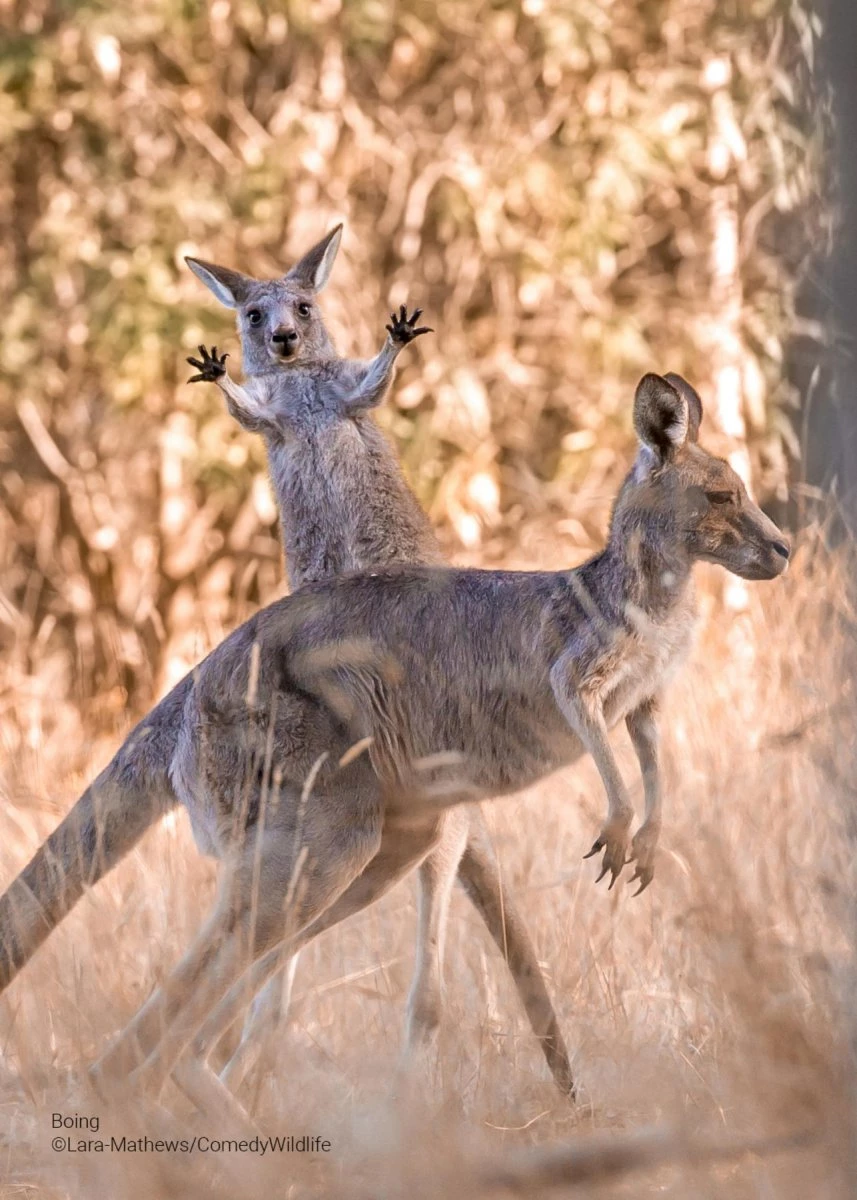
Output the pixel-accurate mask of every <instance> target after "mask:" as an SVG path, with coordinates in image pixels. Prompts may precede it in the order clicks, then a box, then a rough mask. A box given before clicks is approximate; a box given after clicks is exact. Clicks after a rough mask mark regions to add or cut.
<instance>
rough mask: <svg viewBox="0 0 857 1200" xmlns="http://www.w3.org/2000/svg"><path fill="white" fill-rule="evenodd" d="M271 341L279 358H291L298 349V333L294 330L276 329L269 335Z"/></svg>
mask: <svg viewBox="0 0 857 1200" xmlns="http://www.w3.org/2000/svg"><path fill="white" fill-rule="evenodd" d="M271 341H272V342H273V343H274V347H275V351H276V353H277V354H279V355H280V357H281V358H291V356H292V355H293V354H294V352H295V351H296V350H297V348H298V332H297V330H296V329H278V330H277V331H276V333H274V334H272V335H271Z"/></svg>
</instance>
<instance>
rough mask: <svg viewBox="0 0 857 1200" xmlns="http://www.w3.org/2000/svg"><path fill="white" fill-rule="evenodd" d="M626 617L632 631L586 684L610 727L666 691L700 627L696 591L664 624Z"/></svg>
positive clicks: (617, 640) (614, 641) (621, 636)
mask: <svg viewBox="0 0 857 1200" xmlns="http://www.w3.org/2000/svg"><path fill="white" fill-rule="evenodd" d="M628 616H629V624H630V626H631V628H630V629H628V630H622V631H620V632H619V633H617V634H616V636H615V638H614V639H612V641H611V643H610V645H609V646H608V647H607V648H606V649H605V652H604V654H603V655H601V656H599V659H598V661H597V662H596V663H595V665H594V669H593V671H592V672H591V673H590V674H589V675H588V677H587V680H586V689H587V691H591V692H592V693H593V694H594V695H596V696H597V697H598V699H599V700H600V702H601V705H602V711H603V713H604V717H605V720H606V722H607V725H608V726H613V725H616V724H618V722H619V721H621V720H623V719H624V718H625V717H626V716H627V715H628V713H630V712H632V711H633V710H634V709H635V708H638V707H639V705H640V704H642V703H644V702H645V701H646V700H649V699H651V698H652V697H654V696H656V695H658V693H660V692H661V691H663V689H664V688H665V687H666V686H667V684H668V683H669V682H670V680H671V679H672V677H673V675H674V674H675V673H676V671H677V670H678V668H679V667H680V666H681V665H682V663H683V662H684V660H685V658H686V657H687V655H688V653H689V651H690V647H691V644H692V641H693V634H694V629H695V627H696V606H695V603H694V596H693V592H692V589H690V588H689V589H688V591H687V593H686V594H685V595H684V596H683V597H682V599H681V601H680V602H679V603H678V604H677V605H676V607H675V608H674V609H672V610H671V611H670V612H669V613H668V614H667V615H666V616H665V617H663V618H662V619H660V620H652V619H650V618H648V617H647V616H646V615H645V614H644V613H642V612H634V611H633V610H632V611H630V612H629V613H628Z"/></svg>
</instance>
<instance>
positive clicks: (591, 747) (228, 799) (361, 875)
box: [2, 374, 790, 1093]
mask: <svg viewBox="0 0 857 1200" xmlns="http://www.w3.org/2000/svg"><path fill="white" fill-rule="evenodd" d="M701 418H702V404H701V401H700V399H699V396H698V395H697V394H696V392H695V391H694V390H693V389H692V388H691V387H690V385H689V384H687V383H686V382H685V381H684V380H682V379H680V378H679V377H678V376H674V375H671V376H669V377H668V378H667V377H661V376H658V375H651V374H650V375H646V376H644V377H643V379H642V380H641V381H640V383H639V385H638V387H637V390H636V393H635V397H634V426H635V429H636V432H637V435H638V438H639V440H640V449H639V452H638V454H637V457H636V459H635V462H634V464H633V466H632V468H631V470H630V471H629V473H628V475H627V477H626V478H625V481H624V483H623V484H622V487H621V489H620V491H619V494H618V496H617V498H616V500H615V503H614V506H613V511H612V514H611V519H610V526H609V534H608V538H607V543H606V545H605V547H604V549H603V550H602V551H601V552H600V553H598V554H596V555H595V556H594V557H593V558H591V559H589V560H588V561H587V562H585V563H583V564H582V565H581V566H579V567H577V568H575V569H572V570H559V571H531V572H512V571H479V570H473V569H461V570H455V569H451V568H443V567H434V566H428V567H426V566H410V565H397V566H394V567H388V568H386V569H385V570H383V571H377V572H373V573H372V574H369V575H366V574H356V575H349V576H341V577H338V578H336V579H333V580H330V581H327V582H322V583H316V584H307V585H306V586H305V587H303V588H302V589H301V590H300V591H298V592H296V593H295V594H294V595H292V596H290V597H288V598H286V599H283V600H280V601H278V602H276V603H274V604H272V605H269V606H268V607H267V608H265V609H262V610H261V611H260V612H259V613H257V614H256V615H255V616H254V617H252V618H251V619H250V620H249V621H247V622H245V624H243V625H242V626H240V627H239V628H238V629H237V630H235V631H234V632H233V633H232V634H231V635H230V636H229V637H227V638H226V639H225V641H223V642H222V643H221V644H220V645H219V646H218V647H217V648H216V649H215V650H214V651H213V652H212V653H211V654H210V655H209V656H208V657H207V658H206V659H205V660H204V661H203V662H202V664H201V665H200V666H199V667H198V668H197V670H196V671H195V672H194V673H193V677H192V680H191V683H190V685H189V690H188V691H187V693H186V694H185V696H184V703H183V708H182V711H181V715H180V718H179V722H180V728H179V730H178V747H177V751H176V754H175V756H174V758H173V760H172V762H171V764H170V773H171V777H172V779H173V781H174V785H175V788H176V791H177V793H178V794H179V796H180V798H181V800H182V802H183V803H184V804H185V805H186V806H187V808H188V810H189V812H190V814H191V818H192V821H193V822H194V825H195V826H196V827H197V828H200V829H204V830H205V832H206V835H207V837H208V838H209V839H210V840H211V841H212V842H213V843H214V844H215V845H217V846H219V847H220V849H221V853H222V855H223V856H224V858H225V859H226V869H225V871H224V872H223V885H222V888H221V891H220V894H219V897H218V900H217V902H216V903H215V906H214V909H213V911H212V914H211V916H210V917H209V919H208V921H207V922H206V924H205V926H204V928H203V929H202V931H201V932H200V934H199V935H198V936H197V938H196V939H195V941H194V943H193V944H192V946H191V947H190V949H189V950H188V952H187V954H186V955H185V956H184V958H183V959H182V961H181V962H180V963H179V965H178V966H177V968H176V969H175V971H174V972H173V974H172V975H171V976H170V978H169V980H168V981H167V982H166V983H165V985H164V986H163V987H162V988H160V989H158V990H157V991H156V992H155V993H154V994H153V996H152V997H150V999H149V1000H148V1001H147V1003H146V1004H145V1005H144V1006H143V1008H142V1009H141V1010H140V1012H139V1013H138V1014H137V1016H136V1017H135V1018H134V1019H133V1020H132V1021H131V1022H130V1024H129V1025H128V1027H127V1028H126V1029H125V1030H124V1031H123V1033H122V1034H121V1035H120V1037H119V1039H118V1040H117V1042H116V1043H114V1045H113V1046H112V1047H111V1048H110V1049H109V1050H108V1051H107V1053H106V1055H105V1056H104V1057H103V1058H102V1060H101V1061H100V1063H99V1064H97V1067H96V1078H100V1079H101V1080H102V1081H110V1080H113V1079H115V1078H116V1077H118V1076H124V1075H125V1074H126V1073H127V1072H128V1071H129V1069H134V1071H135V1080H136V1082H137V1083H138V1084H139V1085H141V1086H142V1087H144V1088H145V1089H146V1090H148V1091H150V1092H152V1093H157V1092H159V1091H160V1088H161V1087H162V1085H163V1084H164V1082H165V1081H166V1079H167V1078H168V1076H169V1075H170V1073H171V1071H172V1069H173V1067H174V1065H175V1063H176V1061H177V1058H178V1056H179V1055H180V1054H181V1053H182V1051H183V1050H184V1048H185V1047H186V1046H187V1044H188V1043H189V1041H190V1040H191V1039H192V1038H193V1036H194V1034H195V1033H196V1032H197V1030H198V1029H199V1028H200V1026H201V1025H203V1023H204V1022H205V1021H206V1018H207V1017H209V1015H210V1014H211V1013H212V1011H213V1010H214V1009H215V1006H216V1005H217V1004H218V1002H221V1004H220V1020H221V1022H222V1021H224V1020H231V1019H233V1018H234V1016H235V1015H236V1012H237V1011H240V1007H241V1005H242V1004H243V1002H244V988H243V986H242V983H241V977H242V975H243V974H244V972H245V970H246V969H247V968H248V966H249V965H251V964H254V963H255V964H256V965H255V967H254V969H253V971H252V982H253V984H254V986H258V985H260V984H261V983H264V982H265V979H266V978H267V977H269V976H270V974H271V973H272V972H273V971H275V970H276V969H277V968H278V967H279V965H280V964H281V962H282V956H281V952H280V948H281V947H287V948H288V951H289V952H290V953H294V952H296V951H297V950H298V949H300V948H301V946H303V945H305V944H306V943H307V942H308V941H309V940H310V939H311V938H313V937H315V936H316V935H317V934H318V933H320V932H322V931H323V930H324V929H327V928H330V927H331V926H332V925H333V924H335V923H336V922H338V921H340V920H342V919H343V918H344V917H346V916H348V915H350V914H351V913H353V912H356V911H358V910H359V909H360V908H362V907H364V906H365V905H366V904H367V903H370V902H371V901H373V900H375V899H376V898H377V897H378V896H379V895H381V894H382V893H383V892H385V891H386V890H387V889H388V888H389V887H391V886H392V884H393V883H394V882H395V881H396V880H397V879H399V878H401V877H402V875H403V874H405V873H407V872H408V871H409V870H410V869H411V868H412V867H413V866H414V865H416V864H418V863H419V862H420V861H422V859H423V858H424V857H425V856H426V854H427V852H428V849H430V848H431V846H432V845H433V844H434V841H435V839H436V830H437V824H436V816H437V814H438V813H442V812H444V811H445V810H446V809H447V808H449V807H451V806H454V805H458V804H462V803H468V802H472V801H477V800H481V799H487V798H488V797H490V796H501V795H504V794H510V793H513V792H516V791H519V790H520V789H521V788H523V787H527V786H529V785H531V784H533V783H535V782H536V781H538V780H539V779H542V778H544V777H545V776H546V775H548V774H550V773H552V772H554V771H556V770H557V769H559V768H560V767H562V766H565V765H567V764H569V763H572V762H574V761H576V760H577V759H579V758H580V757H581V756H582V755H583V754H584V753H587V752H588V753H590V754H591V755H592V757H593V759H594V760H595V763H596V765H597V768H598V771H599V774H600V776H601V780H602V782H603V784H604V787H605V791H606V794H607V815H606V819H605V821H604V824H603V826H602V828H601V831H600V833H599V834H598V837H597V838H596V841H595V844H594V846H593V851H594V852H596V853H598V852H603V856H604V857H603V864H602V871H603V870H606V871H609V873H610V875H611V882H615V880H616V878H617V877H618V876H619V874H620V872H621V871H622V870H623V868H624V866H625V865H626V864H627V863H628V862H629V861H633V862H634V863H635V864H636V869H635V875H634V877H635V878H640V879H641V880H642V881H643V882H645V881H647V880H648V878H649V877H650V875H651V873H652V871H653V868H654V854H655V850H656V846H657V841H658V834H659V831H660V826H661V819H662V815H661V804H662V802H661V789H660V785H659V778H658V765H657V722H656V712H657V705H658V699H659V697H660V695H661V694H662V692H663V689H664V687H665V686H666V685H667V683H668V681H669V679H670V677H671V676H672V675H673V674H674V672H675V671H676V669H677V668H678V666H679V665H680V663H681V661H682V659H683V658H684V656H685V654H686V651H687V648H688V645H689V642H690V639H691V632H692V627H693V623H694V598H693V584H692V573H693V566H694V564H695V563H696V562H698V561H700V560H704V561H708V562H713V563H717V564H719V565H721V566H723V567H725V568H726V569H727V570H729V571H731V572H733V573H734V574H736V575H738V576H740V577H741V578H744V579H748V580H763V579H774V578H776V577H777V576H779V575H781V574H782V573H783V571H785V569H786V567H787V564H788V560H789V557H790V549H789V545H788V542H787V541H786V540H785V539H784V537H783V535H782V533H781V532H780V530H779V529H778V528H777V526H776V525H775V524H774V523H773V522H772V521H771V520H770V519H769V518H768V517H766V516H765V515H764V513H762V511H761V510H760V509H759V508H758V507H757V506H756V505H755V504H754V503H753V501H752V500H751V499H750V497H749V496H748V494H747V492H746V489H745V487H744V485H743V483H742V482H741V480H740V479H739V477H738V476H737V475H736V473H735V472H734V471H733V470H732V468H731V467H730V466H729V465H728V463H726V462H725V461H723V460H722V459H719V458H716V457H715V456H714V455H712V454H710V453H708V452H706V451H705V450H704V449H703V448H702V447H701V446H700V445H699V442H698V433H699V426H700V422H701ZM620 721H624V722H625V724H626V725H627V727H628V729H629V732H630V735H631V738H632V741H633V743H634V745H635V747H636V748H637V754H638V757H639V759H640V762H641V769H642V777H643V791H644V800H645V815H644V819H643V822H642V824H641V826H640V827H639V829H638V830H637V832H636V833H635V834H634V836H633V838H631V835H630V827H631V823H632V817H633V809H632V806H631V802H630V799H629V797H628V793H627V790H626V788H625V784H624V781H623V779H622V776H621V774H620V772H619V770H618V768H617V765H616V762H615V759H614V756H613V753H612V751H611V749H610V743H609V737H608V733H609V730H610V729H611V728H612V727H614V726H615V725H616V724H618V723H619V722H620ZM144 730H145V722H144V723H143V726H142V728H141V732H140V735H139V736H144ZM14 890H15V885H14V884H13V888H12V891H14ZM11 911H12V910H11V909H10V908H9V902H8V900H7V901H4V903H3V915H4V917H5V918H7V919H4V921H3V926H2V928H3V929H4V932H5V931H6V930H8V929H9V923H8V917H9V915H10V913H11ZM32 919H33V918H32V916H31V920H32ZM9 944H10V943H9V942H8V940H7V945H9ZM15 947H16V942H15V940H14V938H13V939H12V941H11V952H10V950H8V949H7V951H6V968H5V972H4V974H5V977H6V978H7V979H8V978H9V977H10V975H11V974H12V973H13V972H14V969H15V966H16V965H17V964H18V962H19V958H16V955H15ZM230 1006H231V1011H230ZM211 1032H213V1030H212V1029H211V1028H209V1033H211ZM137 1064H140V1065H139V1066H138V1065H137Z"/></svg>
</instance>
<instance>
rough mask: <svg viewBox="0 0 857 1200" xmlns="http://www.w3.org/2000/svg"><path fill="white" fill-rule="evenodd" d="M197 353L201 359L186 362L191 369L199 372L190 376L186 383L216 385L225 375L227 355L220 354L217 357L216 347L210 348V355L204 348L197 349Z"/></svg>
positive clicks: (189, 359)
mask: <svg viewBox="0 0 857 1200" xmlns="http://www.w3.org/2000/svg"><path fill="white" fill-rule="evenodd" d="M199 352H200V354H201V355H202V358H201V359H199V358H188V359H187V360H186V361H187V362H188V363H190V365H191V366H192V367H196V369H197V371H199V374H198V375H191V377H190V379H189V380H188V383H216V381H217V380H218V379H220V378H221V377H222V376H223V375H225V374H226V360H227V358H228V357H229V355H228V354H221V356H220V358H218V357H217V347H216V346H212V347H211V354H209V353H208V351H207V350H206V348H205V346H200V347H199Z"/></svg>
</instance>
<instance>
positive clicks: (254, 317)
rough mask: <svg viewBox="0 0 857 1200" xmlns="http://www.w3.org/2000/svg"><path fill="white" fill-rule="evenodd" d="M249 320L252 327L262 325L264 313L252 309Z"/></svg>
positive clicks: (248, 316)
mask: <svg viewBox="0 0 857 1200" xmlns="http://www.w3.org/2000/svg"><path fill="white" fill-rule="evenodd" d="M247 320H248V321H249V322H250V324H251V325H261V324H262V313H261V312H260V311H259V309H258V308H251V309H250V310H249V312H248V313H247Z"/></svg>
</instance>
